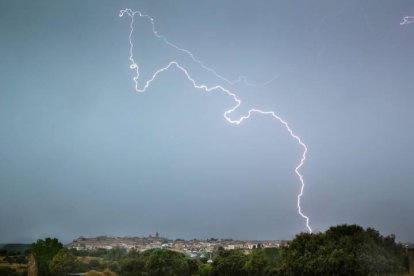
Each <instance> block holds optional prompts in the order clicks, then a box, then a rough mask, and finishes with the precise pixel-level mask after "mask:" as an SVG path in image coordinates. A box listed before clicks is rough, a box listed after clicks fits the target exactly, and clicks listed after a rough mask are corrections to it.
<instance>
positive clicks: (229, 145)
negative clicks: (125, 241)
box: [0, 0, 414, 243]
mask: <svg viewBox="0 0 414 276" xmlns="http://www.w3.org/2000/svg"><path fill="white" fill-rule="evenodd" d="M124 8H131V9H132V10H140V11H142V12H144V13H146V14H149V15H150V16H152V17H153V18H154V19H155V22H156V26H157V29H158V31H159V33H160V34H163V35H165V36H166V37H167V38H168V39H169V40H170V41H171V42H173V43H175V44H176V45H178V46H180V47H182V48H185V49H188V50H190V51H191V52H192V53H193V54H194V55H195V56H196V57H197V58H199V59H200V60H202V61H203V62H204V64H206V65H207V66H209V67H211V68H214V69H215V70H216V71H217V72H218V73H219V74H221V75H222V76H225V77H226V78H229V79H236V78H237V77H238V76H240V75H242V76H246V77H247V79H248V81H250V82H254V83H263V82H265V81H267V80H270V79H274V81H272V82H271V83H269V84H268V85H267V86H266V87H264V88H253V87H249V86H247V85H245V84H237V85H227V86H226V87H227V88H228V89H230V90H231V91H233V92H235V93H236V94H237V95H238V97H239V98H240V99H241V100H242V102H243V104H242V105H241V107H240V108H239V109H238V110H237V111H236V112H234V114H232V118H234V119H236V118H238V117H239V116H241V115H243V114H244V113H245V112H246V111H247V110H248V109H250V108H253V107H255V108H261V109H263V110H274V111H275V112H276V113H277V114H279V115H280V116H281V117H282V118H284V119H285V120H286V121H288V122H289V124H290V126H291V127H292V129H293V130H294V131H295V133H297V134H298V135H299V136H300V137H301V138H302V139H303V141H304V142H305V143H306V144H307V146H308V149H309V152H308V159H307V160H306V163H305V165H304V166H303V167H302V169H301V172H302V173H303V176H304V179H305V183H306V186H305V189H304V195H303V197H302V208H303V212H304V213H305V214H306V215H308V216H309V217H310V224H311V226H312V228H313V229H314V230H315V231H324V230H326V229H327V228H328V227H329V226H331V225H336V224H340V223H357V224H360V225H362V226H364V227H368V226H370V227H374V228H376V229H377V230H379V231H380V232H381V233H382V234H384V235H388V234H391V233H394V234H396V235H397V239H398V240H401V241H414V232H413V231H412V230H413V229H414V219H413V214H414V200H413V195H414V174H413V168H414V166H413V164H414V162H413V158H412V156H413V154H414V150H413V147H412V141H413V140H414V122H413V119H412V118H414V110H413V108H412V106H413V104H414V95H413V87H414V66H413V64H414V24H408V25H404V26H401V25H400V24H399V23H400V22H401V20H402V18H403V17H404V16H406V15H414V4H413V3H412V1H409V0H406V1H405V0H398V1H389V0H367V1H360V0H350V1H332V0H319V1H297V0H295V1H282V0H280V1H270V0H269V1H236V0H233V1H222V0H215V1H189V0H188V1H181V0H180V1H138V0H136V1H80V0H77V1H52V0H50V1H29V0H26V1H19V0H16V1H1V2H0V242H3V243H6V242H32V241H34V240H36V239H38V238H43V237H47V236H55V237H58V238H59V239H61V240H63V241H64V242H68V241H70V240H72V239H74V238H76V237H77V236H79V235H83V236H96V235H111V236H112V235H118V236H131V235H138V236H142V235H148V234H154V233H155V232H156V231H158V232H159V233H160V234H161V235H162V236H168V237H170V238H186V239H189V238H209V237H222V238H235V239H290V238H292V237H294V235H295V234H297V233H299V232H301V231H306V227H305V223H304V220H303V219H302V218H301V217H300V216H299V215H298V213H297V208H296V196H297V194H298V192H299V190H300V182H299V180H298V178H297V176H296V175H295V172H294V169H295V167H296V166H297V164H298V162H299V160H300V156H301V153H302V148H301V147H300V145H298V143H297V142H296V141H295V140H294V139H292V137H290V136H289V133H288V132H287V131H286V129H285V128H284V127H283V126H282V125H281V124H280V123H277V122H276V121H275V120H271V118H269V117H266V116H258V115H256V116H253V117H252V118H251V119H249V120H246V121H245V122H243V123H242V124H240V125H238V126H235V125H232V124H229V123H228V122H227V121H226V120H225V119H224V117H223V113H224V112H225V111H226V110H228V109H229V108H231V107H233V105H234V102H233V101H232V99H231V98H230V97H228V96H226V95H225V94H223V93H219V92H217V93H205V92H202V91H200V90H197V89H195V88H193V87H192V85H191V83H190V82H189V81H188V80H187V79H186V77H185V75H184V74H183V73H182V72H181V71H179V70H176V69H171V70H169V71H167V72H164V73H163V74H161V75H159V77H158V78H157V79H156V80H155V81H154V82H153V83H152V85H151V87H150V88H149V89H148V90H147V92H146V93H144V94H140V93H137V92H135V89H134V82H133V80H132V78H133V76H134V71H133V70H131V69H130V68H129V65H130V61H129V60H128V57H129V42H128V35H129V31H130V29H129V24H130V18H129V17H127V16H124V17H122V18H120V17H119V16H118V13H119V10H121V9H124ZM134 27H135V28H136V30H135V32H134V33H133V36H132V39H133V42H134V44H135V48H134V56H135V58H136V62H137V63H138V65H139V66H140V70H141V76H140V78H141V79H142V80H145V79H148V78H149V77H151V75H152V73H153V72H154V71H155V70H156V69H157V68H160V67H162V66H165V65H166V64H167V63H168V62H169V61H171V60H177V61H179V62H182V63H183V64H184V65H185V66H186V68H187V69H188V70H189V72H190V73H191V74H193V76H194V78H195V79H196V80H197V81H198V82H199V83H203V84H208V85H216V84H222V85H225V84H223V82H222V81H221V80H220V79H218V78H216V77H215V76H214V75H212V74H211V73H209V72H207V71H205V70H203V69H202V68H201V67H199V66H198V65H197V64H195V63H194V62H191V60H189V59H188V57H187V56H185V55H184V54H183V53H180V52H177V51H176V50H174V49H172V48H170V47H167V46H166V45H165V44H163V43H162V41H160V40H157V39H155V38H154V36H153V35H152V33H151V26H150V24H149V23H148V21H146V20H143V19H140V18H136V21H135V24H134Z"/></svg>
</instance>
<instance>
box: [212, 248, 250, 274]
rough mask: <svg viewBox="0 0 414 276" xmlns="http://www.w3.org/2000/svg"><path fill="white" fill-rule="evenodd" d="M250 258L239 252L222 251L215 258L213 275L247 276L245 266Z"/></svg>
mask: <svg viewBox="0 0 414 276" xmlns="http://www.w3.org/2000/svg"><path fill="white" fill-rule="evenodd" d="M247 260H248V257H247V256H246V255H244V254H243V252H241V251H239V250H224V249H220V250H219V251H218V254H217V255H216V256H214V258H213V263H212V270H211V275H213V276H221V275H223V276H233V275H234V276H244V275H247V272H246V270H245V264H246V262H247Z"/></svg>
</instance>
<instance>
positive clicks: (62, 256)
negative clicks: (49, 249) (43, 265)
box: [49, 248, 77, 275]
mask: <svg viewBox="0 0 414 276" xmlns="http://www.w3.org/2000/svg"><path fill="white" fill-rule="evenodd" d="M76 267H77V261H76V257H75V256H73V255H72V253H70V251H69V250H67V249H66V248H62V249H61V250H59V252H58V253H57V254H56V255H55V256H54V257H53V259H52V261H51V262H50V263H49V270H50V272H51V273H52V274H53V275H65V274H67V273H69V272H75V269H76Z"/></svg>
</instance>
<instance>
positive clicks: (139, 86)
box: [119, 9, 312, 232]
mask: <svg viewBox="0 0 414 276" xmlns="http://www.w3.org/2000/svg"><path fill="white" fill-rule="evenodd" d="M124 15H128V16H129V17H130V19H131V22H130V33H129V44H130V49H129V50H130V55H129V60H130V61H131V64H130V68H131V69H132V70H134V71H135V76H134V78H133V80H134V83H135V90H136V91H137V92H140V93H144V92H146V91H147V89H148V88H149V87H150V86H151V83H152V82H153V81H154V80H155V79H156V78H157V77H158V76H160V75H161V74H162V73H163V72H165V71H167V70H169V69H172V68H175V69H178V70H180V71H181V72H183V73H184V75H185V76H186V77H187V79H188V81H189V82H191V83H192V84H193V86H194V88H196V89H199V90H202V91H205V92H221V93H225V94H226V95H228V96H229V97H230V98H232V99H233V101H234V106H233V107H232V108H231V109H229V110H226V111H225V112H224V114H223V115H224V118H225V119H226V120H227V121H228V122H229V123H231V124H235V125H239V124H241V123H242V122H243V121H244V120H247V119H249V118H250V117H251V116H253V115H254V114H261V115H265V116H271V117H272V118H273V119H275V120H276V121H277V122H278V123H280V124H282V125H283V126H284V127H285V128H286V130H287V131H288V133H289V134H290V136H291V137H292V138H293V139H295V140H296V141H297V143H298V144H299V145H300V146H301V147H302V148H303V152H302V155H301V158H300V162H299V164H298V165H297V166H296V168H295V173H296V175H297V176H298V178H299V181H300V191H299V193H298V195H297V209H298V213H299V215H300V216H301V217H302V218H303V219H304V220H305V224H306V228H307V230H308V231H309V232H312V228H311V227H310V222H309V217H308V216H306V215H305V214H304V213H303V211H302V208H301V198H302V196H303V191H304V188H305V182H304V179H303V176H302V174H301V173H300V168H301V167H302V166H303V164H304V162H305V160H306V154H307V152H308V148H307V146H306V144H305V143H304V142H303V141H302V139H301V138H300V137H299V136H298V135H297V134H295V132H293V130H292V129H291V127H290V126H289V124H288V123H287V121H285V120H284V119H282V118H281V117H280V116H279V115H277V114H276V113H275V112H274V111H272V110H261V109H256V108H253V109H250V110H249V111H248V112H247V113H246V114H245V115H243V116H241V117H239V118H238V119H232V118H230V114H232V113H233V112H234V111H235V110H236V109H238V108H239V107H240V105H241V104H242V102H241V100H240V99H239V98H238V97H237V95H236V94H235V93H234V92H233V91H231V90H230V89H228V88H225V87H223V86H222V85H207V84H203V83H201V82H199V81H196V80H195V79H194V78H193V77H192V76H191V74H190V72H189V70H188V69H186V68H184V67H183V66H182V65H180V63H179V62H178V61H176V60H171V61H169V62H168V63H167V64H166V65H165V66H164V67H161V68H159V69H158V70H156V71H155V72H154V73H153V74H152V76H151V77H150V78H149V79H147V80H143V81H141V80H140V69H139V65H138V64H137V63H136V62H135V59H134V44H133V42H132V36H133V34H134V18H135V16H136V15H138V16H140V17H142V18H145V19H147V20H149V22H150V23H151V25H152V32H153V34H154V36H155V37H156V38H157V39H160V40H161V41H163V43H165V44H166V45H169V46H170V47H172V48H174V49H176V50H177V51H180V52H184V53H186V54H187V55H188V56H189V57H190V58H191V59H192V60H193V61H194V62H195V63H197V64H198V65H199V66H200V67H201V68H203V69H204V70H206V71H208V72H210V73H213V74H214V75H215V76H216V77H217V78H219V79H221V80H223V81H225V82H226V83H228V84H229V85H232V84H234V83H236V82H240V81H244V82H245V83H246V84H247V85H249V86H253V87H254V86H256V85H253V84H250V83H248V82H247V81H246V79H245V78H243V77H239V78H238V79H237V80H235V81H230V80H228V79H226V78H225V77H223V76H221V75H219V74H218V73H217V72H216V71H215V70H214V69H212V68H210V67H207V66H206V65H205V64H204V63H203V62H202V61H201V60H199V59H198V58H196V57H195V56H194V55H193V54H192V53H191V52H190V51H188V50H186V49H183V48H180V47H178V46H177V45H175V44H173V43H171V42H170V41H168V40H167V38H166V37H165V36H162V35H160V34H159V33H158V31H157V29H156V27H155V23H154V19H153V18H151V17H150V16H148V15H145V14H142V13H141V12H140V11H133V10H131V9H125V10H121V11H120V13H119V16H120V17H123V16H124ZM267 83H269V82H267ZM267 83H265V84H263V85H266V84H267ZM263 85H261V86H263Z"/></svg>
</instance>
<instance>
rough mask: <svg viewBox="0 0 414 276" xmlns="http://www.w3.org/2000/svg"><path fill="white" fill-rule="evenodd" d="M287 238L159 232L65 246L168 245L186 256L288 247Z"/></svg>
mask: <svg viewBox="0 0 414 276" xmlns="http://www.w3.org/2000/svg"><path fill="white" fill-rule="evenodd" d="M287 243H288V241H285V240H233V239H216V238H211V239H206V240H203V239H192V240H184V239H175V240H172V239H168V238H165V237H161V236H160V235H159V234H158V233H155V235H154V236H152V235H149V236H148V237H108V236H98V237H90V238H86V237H82V236H81V237H78V238H77V239H75V240H73V241H72V242H71V243H69V244H67V245H66V247H67V248H69V249H76V250H94V249H100V248H101V249H112V248H115V247H121V248H125V249H127V250H128V251H129V250H132V249H135V250H137V251H145V250H148V249H155V248H165V249H171V250H175V251H179V252H183V253H186V254H187V255H190V256H193V257H196V256H199V255H203V254H206V253H207V254H208V253H213V252H215V251H217V250H218V249H219V248H223V249H226V250H231V249H239V250H244V251H250V250H254V249H257V248H270V247H273V248H275V247H276V248H278V247H281V246H286V245H287Z"/></svg>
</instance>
